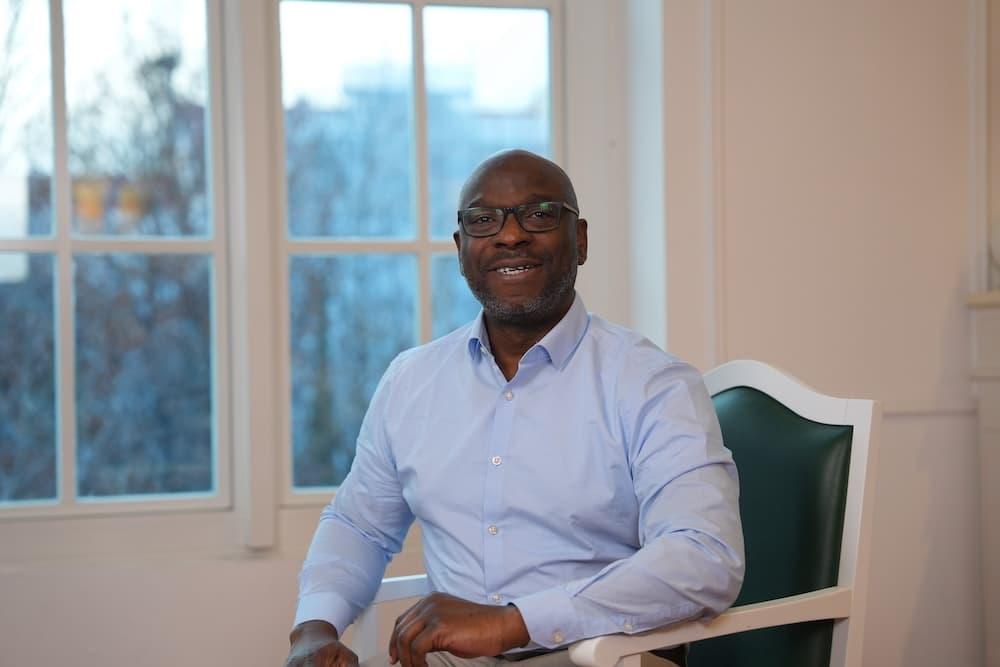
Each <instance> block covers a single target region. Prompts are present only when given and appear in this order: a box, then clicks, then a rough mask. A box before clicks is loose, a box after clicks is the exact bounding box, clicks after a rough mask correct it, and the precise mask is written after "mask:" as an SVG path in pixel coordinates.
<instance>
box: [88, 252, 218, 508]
mask: <svg viewBox="0 0 1000 667" xmlns="http://www.w3.org/2000/svg"><path fill="white" fill-rule="evenodd" d="M211 284H212V276H211V268H210V258H209V257H208V256H206V255H138V254H107V255H96V254H94V255H89V254H88V255H77V256H76V258H75V277H74V286H75V301H76V407H77V475H78V477H77V486H78V489H79V494H80V495H81V496H109V495H122V494H150V493H185V492H206V491H211V490H212V488H213V474H212V473H213V446H212V440H213V433H212V356H211V349H212V317H211V301H212V299H211Z"/></svg>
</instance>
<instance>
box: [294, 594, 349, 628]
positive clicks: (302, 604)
mask: <svg viewBox="0 0 1000 667" xmlns="http://www.w3.org/2000/svg"><path fill="white" fill-rule="evenodd" d="M355 615H356V614H355V612H354V609H353V607H352V605H350V604H349V603H347V602H346V601H344V599H343V598H342V597H340V596H339V595H337V594H336V593H309V594H308V595H302V596H300V597H299V606H298V608H296V610H295V623H294V625H293V626H292V627H295V626H297V625H298V624H299V623H305V622H306V621H326V622H327V623H329V624H330V625H332V626H333V627H335V628H337V634H338V635H339V636H341V637H343V636H344V631H345V630H347V626H349V625H350V624H351V621H353V620H354V617H355Z"/></svg>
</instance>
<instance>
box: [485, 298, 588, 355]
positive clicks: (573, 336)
mask: <svg viewBox="0 0 1000 667" xmlns="http://www.w3.org/2000/svg"><path fill="white" fill-rule="evenodd" d="M483 317H484V314H483V310H482V309H480V311H479V315H477V316H476V319H475V320H473V321H472V323H471V324H470V325H469V336H468V339H467V345H468V349H469V355H470V356H471V357H472V359H473V360H474V361H478V360H479V359H480V357H481V356H482V354H483V352H490V351H491V350H490V339H489V336H488V335H487V334H486V322H485V321H484V320H483ZM589 324H590V315H588V314H587V307H586V306H584V305H583V299H582V298H580V294H579V293H576V294H575V295H574V298H573V305H572V306H570V309H569V311H568V312H567V313H566V314H565V315H564V316H563V318H562V319H561V320H559V323H558V324H556V325H555V326H554V327H552V329H551V330H550V331H549V332H548V333H547V334H545V336H544V337H543V338H542V339H541V340H540V341H538V342H537V343H535V345H534V346H532V348H531V349H530V350H528V351H527V352H526V353H525V356H527V355H528V354H531V350H534V349H535V348H540V349H541V350H543V351H544V352H545V354H546V355H547V356H548V358H549V361H551V362H552V365H553V366H555V367H556V368H559V369H562V368H563V367H564V366H565V365H566V363H567V362H568V361H569V359H570V357H572V356H573V352H574V351H575V350H576V348H577V345H578V344H579V343H580V341H581V340H582V339H583V334H585V333H586V332H587V325H589Z"/></svg>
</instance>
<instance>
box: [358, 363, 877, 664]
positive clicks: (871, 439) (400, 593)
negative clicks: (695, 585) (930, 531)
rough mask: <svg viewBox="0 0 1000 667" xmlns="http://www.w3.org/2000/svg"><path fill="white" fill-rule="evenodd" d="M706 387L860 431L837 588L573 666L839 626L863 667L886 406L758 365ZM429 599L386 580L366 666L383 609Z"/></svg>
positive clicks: (607, 645) (727, 367)
mask: <svg viewBox="0 0 1000 667" xmlns="http://www.w3.org/2000/svg"><path fill="white" fill-rule="evenodd" d="M705 384H706V385H707V386H708V391H709V393H710V394H711V395H713V396H714V395H716V394H718V393H720V392H722V391H725V390H726V389H730V388H732V387H751V388H753V389H757V390H758V391H761V392H763V393H765V394H767V395H768V396H771V397H772V398H774V399H775V400H777V401H778V402H780V403H782V404H783V405H785V406H786V407H787V408H789V409H790V410H792V411H793V412H795V413H797V414H798V415H800V416H802V417H804V418H806V419H810V420H812V421H815V422H819V423H823V424H836V425H850V426H853V428H854V430H853V437H852V440H851V461H850V468H849V473H848V474H849V479H848V484H847V504H846V508H845V516H844V533H843V538H842V543H841V548H840V570H839V575H838V580H837V585H836V586H833V587H830V588H825V589H822V590H818V591H812V592H809V593H804V594H802V595H794V596H791V597H786V598H781V599H778V600H768V601H766V602H760V603H757V604H749V605H743V606H740V607H733V608H732V609H730V610H729V611H726V612H725V613H723V614H721V615H719V616H717V617H715V618H712V619H707V620H696V621H685V622H682V623H676V624H674V625H670V626H666V627H664V628H660V629H657V630H650V631H649V632H644V633H640V634H635V635H624V634H614V635H605V636H602V637H594V638H591V639H584V640H582V641H578V642H576V643H574V644H572V645H571V646H570V647H569V656H570V660H572V661H573V662H574V663H575V664H577V665H580V666H581V667H639V665H640V664H641V663H642V662H644V661H645V662H647V663H649V662H652V663H654V664H655V663H659V664H667V663H668V661H665V660H661V659H659V658H655V657H653V656H650V655H649V654H648V653H647V652H648V651H651V650H654V649H660V648H667V647H671V646H677V645H679V644H686V643H689V642H693V641H698V640H701V639H708V638H710V637H721V636H723V635H729V634H734V633H737V632H745V631H747V630H756V629H760V628H770V627H776V626H782V625H789V624H791V623H799V622H803V621H816V620H825V619H832V620H834V630H833V647H832V652H831V656H830V665H831V667H860V665H861V651H862V648H863V646H862V643H863V635H864V623H865V602H866V600H865V598H866V594H867V589H868V563H869V550H870V545H871V526H872V496H873V493H872V490H873V488H874V482H875V462H876V459H877V456H876V454H877V451H876V445H877V435H878V433H877V431H878V426H879V423H880V419H881V411H880V407H879V404H878V403H877V402H876V401H870V400H864V399H848V398H834V397H832V396H826V395H824V394H820V393H819V392H817V391H815V390H814V389H812V388H810V387H808V386H806V385H805V384H803V383H801V382H799V381H798V380H796V379H794V378H792V377H791V376H789V375H786V374H784V373H782V372H781V371H778V370H777V369H775V368H773V367H771V366H768V365H767V364H763V363H761V362H758V361H749V360H741V361H731V362H729V363H727V364H723V365H722V366H719V367H718V368H716V369H714V370H712V371H709V372H708V373H707V374H706V375H705ZM429 592H430V591H429V586H428V582H427V576H426V575H423V574H419V575H413V576H408V577H394V578H389V579H385V580H383V581H382V585H381V587H380V588H379V590H378V593H377V594H376V596H375V600H374V603H373V604H372V606H370V607H369V608H368V609H367V610H365V612H364V613H363V614H362V615H361V616H360V617H359V618H358V620H357V622H356V623H355V625H354V637H355V639H354V642H353V643H354V647H355V650H356V652H357V653H358V655H359V656H360V657H361V658H362V659H364V658H365V657H368V656H371V655H374V654H375V653H377V652H378V650H377V645H376V642H377V637H378V635H377V630H378V628H377V619H376V611H375V605H377V604H378V603H380V602H387V601H390V600H399V599H403V598H408V597H419V596H422V595H425V594H427V593H429ZM644 654H645V655H644ZM650 659H651V660H650Z"/></svg>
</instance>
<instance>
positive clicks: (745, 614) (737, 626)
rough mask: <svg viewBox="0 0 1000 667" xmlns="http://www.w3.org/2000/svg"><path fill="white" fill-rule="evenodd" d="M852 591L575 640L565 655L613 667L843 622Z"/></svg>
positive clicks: (587, 666)
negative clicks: (801, 626)
mask: <svg viewBox="0 0 1000 667" xmlns="http://www.w3.org/2000/svg"><path fill="white" fill-rule="evenodd" d="M850 611H851V589H850V588H846V587H841V586H834V587H831V588H824V589H822V590H819V591H812V592H810V593H803V594H802V595H793V596H790V597H787V598H781V599H780V600H769V601H767V602H760V603H757V604H748V605H743V606H741V607H733V608H732V609H730V610H729V611H727V612H725V613H723V614H720V615H719V616H716V617H715V618H712V619H708V620H699V621H685V622H683V623H677V624H674V625H671V626H667V627H665V628H662V629H659V630H650V631H649V632H643V633H640V634H636V635H623V634H615V635H604V636H603V637H593V638H592V639H584V640H582V641H579V642H576V643H575V644H573V645H572V646H570V648H569V657H570V660H572V661H573V663H575V664H577V665H580V666H581V667H614V665H615V664H616V663H617V662H618V661H619V660H621V659H622V658H623V657H625V656H628V655H635V654H638V653H645V652H646V651H652V650H655V649H660V648H669V647H671V646H677V645H678V644H686V643H688V642H693V641H698V640H700V639H708V638H709V637H721V636H723V635H730V634H733V633H736V632H745V631H747V630H757V629H760V628H770V627H775V626H779V625H789V624H791V623H801V622H803V621H818V620H823V619H834V618H847V617H848V616H849V615H850Z"/></svg>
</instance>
